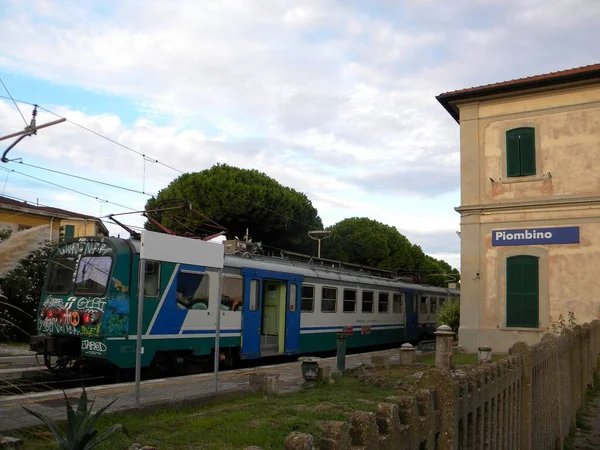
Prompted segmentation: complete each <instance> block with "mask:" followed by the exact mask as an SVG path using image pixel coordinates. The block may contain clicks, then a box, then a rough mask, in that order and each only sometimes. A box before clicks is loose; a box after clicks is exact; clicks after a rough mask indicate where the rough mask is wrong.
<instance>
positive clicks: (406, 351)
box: [400, 342, 416, 366]
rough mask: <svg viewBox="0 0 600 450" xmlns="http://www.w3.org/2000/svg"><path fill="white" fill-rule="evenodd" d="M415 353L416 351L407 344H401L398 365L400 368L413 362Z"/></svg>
mask: <svg viewBox="0 0 600 450" xmlns="http://www.w3.org/2000/svg"><path fill="white" fill-rule="evenodd" d="M415 351H416V349H415V348H414V347H413V346H412V345H411V344H409V343H408V342H407V343H406V344H402V347H400V365H401V366H410V365H412V364H414V362H415Z"/></svg>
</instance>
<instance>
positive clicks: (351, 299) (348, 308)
mask: <svg viewBox="0 0 600 450" xmlns="http://www.w3.org/2000/svg"><path fill="white" fill-rule="evenodd" d="M344 312H356V291H355V290H354V289H344Z"/></svg>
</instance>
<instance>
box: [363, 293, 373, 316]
mask: <svg viewBox="0 0 600 450" xmlns="http://www.w3.org/2000/svg"><path fill="white" fill-rule="evenodd" d="M362 312H364V313H372V312H373V291H363V293H362Z"/></svg>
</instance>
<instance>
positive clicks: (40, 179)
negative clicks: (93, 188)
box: [0, 167, 135, 211]
mask: <svg viewBox="0 0 600 450" xmlns="http://www.w3.org/2000/svg"><path fill="white" fill-rule="evenodd" d="M0 169H2V170H4V171H10V172H11V173H18V174H19V175H23V176H25V177H28V178H32V179H34V180H37V181H41V182H42V183H46V184H50V185H52V186H56V187H59V188H61V189H66V190H67V191H71V192H75V193H76V194H80V195H83V196H85V197H89V198H93V199H94V200H98V201H99V202H102V203H109V204H111V205H114V206H118V207H119V208H123V209H128V210H130V211H135V209H134V208H130V207H129V206H125V205H121V204H119V203H115V202H111V201H110V200H105V199H102V198H100V197H97V196H95V195H92V194H87V193H85V192H81V191H78V190H77V189H73V188H70V187H66V186H63V185H61V184H57V183H53V182H51V181H48V180H44V179H42V178H38V177H34V176H33V175H29V174H27V173H23V172H19V171H18V170H15V169H4V168H2V167H0Z"/></svg>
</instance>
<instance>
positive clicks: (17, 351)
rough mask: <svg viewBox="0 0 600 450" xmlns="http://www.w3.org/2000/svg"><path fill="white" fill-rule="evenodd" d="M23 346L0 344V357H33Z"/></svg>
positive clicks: (32, 353)
mask: <svg viewBox="0 0 600 450" xmlns="http://www.w3.org/2000/svg"><path fill="white" fill-rule="evenodd" d="M34 354H35V353H34V352H31V351H29V350H28V348H27V347H26V346H25V345H13V344H8V343H5V342H0V356H22V355H23V356H27V355H34Z"/></svg>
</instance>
